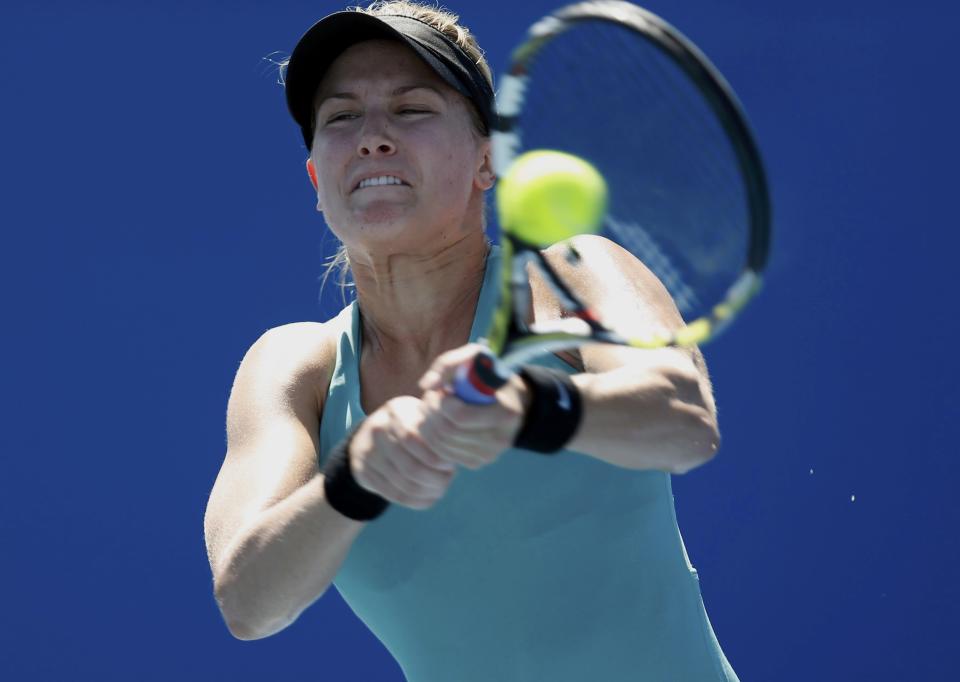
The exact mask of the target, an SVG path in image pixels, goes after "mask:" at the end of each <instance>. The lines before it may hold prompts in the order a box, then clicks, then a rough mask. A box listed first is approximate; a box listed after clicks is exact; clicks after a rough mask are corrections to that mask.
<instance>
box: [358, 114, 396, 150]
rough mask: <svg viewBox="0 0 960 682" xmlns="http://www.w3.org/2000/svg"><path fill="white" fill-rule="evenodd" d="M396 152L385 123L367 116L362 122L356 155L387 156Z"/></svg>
mask: <svg viewBox="0 0 960 682" xmlns="http://www.w3.org/2000/svg"><path fill="white" fill-rule="evenodd" d="M395 151H396V147H395V146H394V144H393V140H392V139H391V137H390V135H389V132H388V131H387V125H386V122H385V121H383V119H382V118H380V117H379V116H368V117H367V119H366V121H364V126H363V130H362V131H361V133H360V141H359V143H358V145H357V154H359V155H360V156H389V155H390V154H393V153H394V152H395Z"/></svg>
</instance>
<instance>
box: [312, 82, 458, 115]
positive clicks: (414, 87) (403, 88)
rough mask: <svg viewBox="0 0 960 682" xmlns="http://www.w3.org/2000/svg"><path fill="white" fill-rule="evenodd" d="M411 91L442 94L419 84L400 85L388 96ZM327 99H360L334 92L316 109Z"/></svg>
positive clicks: (319, 104)
mask: <svg viewBox="0 0 960 682" xmlns="http://www.w3.org/2000/svg"><path fill="white" fill-rule="evenodd" d="M411 90H429V91H430V92H432V93H434V94H435V95H437V96H438V97H440V98H443V93H442V92H441V91H440V90H439V89H438V88H435V87H433V86H432V85H425V84H419V83H418V84H415V85H401V86H400V87H399V88H396V89H395V90H394V91H393V92H391V93H390V95H391V96H392V97H398V96H400V95H405V94H407V93H408V92H410V91H411ZM328 99H348V100H357V99H360V98H359V97H357V95H356V94H355V93H353V92H334V93H331V94H329V95H326V96H325V97H323V98H322V99H319V100H317V104H316V107H317V109H319V108H320V107H321V106H322V105H323V103H324V102H326V101H327V100H328Z"/></svg>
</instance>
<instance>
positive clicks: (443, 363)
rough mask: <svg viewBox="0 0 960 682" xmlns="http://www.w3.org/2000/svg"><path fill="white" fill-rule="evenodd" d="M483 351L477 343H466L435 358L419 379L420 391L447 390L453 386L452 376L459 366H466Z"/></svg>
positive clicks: (482, 347)
mask: <svg viewBox="0 0 960 682" xmlns="http://www.w3.org/2000/svg"><path fill="white" fill-rule="evenodd" d="M483 349H484V346H482V345H481V344H479V343H468V344H466V345H464V346H460V347H458V348H454V349H453V350H449V351H447V352H445V353H441V354H440V355H438V356H437V359H436V360H434V361H433V364H432V365H431V366H430V369H428V370H427V371H426V373H425V374H424V375H423V377H421V379H420V382H419V385H420V390H421V391H428V390H431V389H433V390H439V389H441V388H446V389H448V388H449V387H450V386H451V385H452V384H453V378H454V374H455V373H456V371H457V368H458V367H459V366H460V365H463V364H466V363H467V362H470V361H472V360H473V358H474V357H475V356H476V355H477V354H478V353H479V352H480V351H481V350H483Z"/></svg>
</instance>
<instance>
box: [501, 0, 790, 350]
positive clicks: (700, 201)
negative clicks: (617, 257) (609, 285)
mask: <svg viewBox="0 0 960 682" xmlns="http://www.w3.org/2000/svg"><path fill="white" fill-rule="evenodd" d="M497 109H498V119H499V120H498V124H497V126H496V129H495V131H494V132H493V147H494V152H493V156H494V163H495V168H496V171H497V173H498V175H503V174H504V173H505V172H506V170H507V169H508V168H509V167H510V164H512V163H513V161H514V159H515V158H516V157H517V156H518V155H520V154H522V153H524V152H526V151H530V150H532V149H557V150H561V151H564V152H568V153H571V154H575V155H577V156H580V157H582V158H584V159H586V160H587V161H589V162H590V163H592V164H593V165H594V166H595V167H597V168H598V169H599V171H600V172H601V173H602V174H603V175H604V177H605V178H606V181H607V184H608V186H609V191H610V204H609V211H608V214H607V217H606V219H605V221H604V226H603V229H602V231H601V232H600V234H601V235H602V236H604V237H606V238H608V239H611V240H612V241H614V242H616V243H618V244H619V245H620V246H622V247H624V248H625V249H627V250H628V251H630V252H631V253H633V254H634V255H635V256H636V257H637V258H639V259H640V260H641V261H642V262H643V263H644V264H645V265H646V266H647V267H648V268H649V269H650V270H652V271H653V273H654V274H655V275H657V277H658V278H659V279H660V281H661V282H662V283H663V284H664V286H665V287H666V289H667V290H668V291H669V293H670V295H671V296H672V298H673V300H674V302H675V303H676V305H677V308H678V310H679V312H680V314H681V316H682V317H683V320H684V325H683V326H682V327H680V328H678V329H675V330H672V331H670V332H663V331H652V330H651V331H647V332H644V331H643V330H637V329H628V327H629V325H627V327H624V326H623V325H614V324H610V321H607V320H604V321H603V322H604V326H605V327H607V328H609V329H611V330H612V331H613V332H614V333H613V334H612V335H608V338H607V339H605V340H607V341H608V342H616V343H624V344H625V345H633V346H637V347H647V348H655V347H662V346H669V345H693V344H699V343H704V342H706V341H708V340H709V339H711V338H713V337H715V336H716V335H717V334H718V333H719V332H720V331H721V330H722V329H723V328H724V327H725V326H726V325H727V324H729V322H730V321H731V320H732V319H733V318H734V317H735V315H736V313H737V312H738V311H739V310H740V309H741V308H742V307H743V306H744V305H745V304H746V303H747V302H748V301H749V300H750V298H751V297H752V296H753V295H754V294H755V293H756V291H757V290H758V289H759V288H760V283H761V280H762V273H763V271H764V269H765V267H766V262H767V257H768V253H769V244H770V231H771V216H770V213H771V211H770V200H769V193H768V189H767V183H766V176H765V173H764V169H763V164H762V161H761V158H760V154H759V151H758V149H757V145H756V143H755V142H754V139H753V135H752V133H751V130H750V127H749V124H748V123H747V119H746V116H745V114H744V112H743V109H742V107H741V105H740V103H739V102H738V100H737V98H736V95H735V94H734V92H733V90H732V89H731V87H730V86H729V84H728V83H727V82H726V81H725V79H724V78H723V76H722V75H721V74H720V73H719V71H718V70H717V69H716V68H715V67H714V66H713V65H712V64H711V63H710V62H709V60H708V59H707V58H706V56H704V55H703V53H702V52H701V51H700V50H699V49H698V48H697V47H696V46H695V45H694V44H693V43H692V42H691V41H690V40H688V39H687V38H685V37H684V36H683V35H682V34H680V32H679V31H677V30H676V29H675V28H673V27H672V26H670V25H669V24H668V23H667V22H665V21H664V20H662V19H661V18H659V17H657V16H656V15H654V14H652V13H651V12H649V11H647V10H644V9H642V8H640V7H638V6H636V5H633V4H631V3H628V2H622V1H619V0H602V1H599V2H597V1H592V2H581V3H577V4H574V5H569V6H567V7H564V8H562V9H560V10H558V11H557V12H555V13H553V14H551V15H550V16H548V17H545V18H544V19H542V20H540V21H539V22H537V23H536V24H534V25H533V26H532V27H531V28H530V30H529V31H528V33H527V36H526V39H525V40H524V42H523V43H522V44H521V45H520V46H519V47H517V48H516V50H515V51H514V53H513V55H512V58H511V65H510V68H509V71H508V73H507V74H506V75H505V76H503V77H502V78H501V80H500V91H499V93H498V106H497ZM503 237H504V238H502V239H501V242H502V243H510V244H511V245H512V248H513V250H514V251H516V252H518V253H520V252H522V251H523V250H524V248H526V247H525V245H522V244H520V245H518V244H517V243H516V242H513V241H512V240H511V239H510V235H508V234H505V235H503ZM509 263H510V261H508V260H504V266H505V267H509V266H508V264H509ZM510 269H511V270H512V269H513V268H510ZM516 276H517V275H516V273H515V272H509V271H505V272H504V273H503V277H504V281H505V282H506V280H507V279H508V278H510V277H514V278H516ZM506 286H507V285H506V284H504V288H506ZM504 290H505V289H504ZM513 291H514V293H516V292H517V291H519V289H516V288H514V290H513ZM498 324H499V327H498ZM618 327H619V328H620V329H619V330H618ZM595 331H596V330H581V331H580V332H577V333H567V332H564V331H558V330H541V333H542V334H543V335H544V337H550V338H549V339H548V340H546V339H545V341H544V343H545V344H549V345H550V348H551V349H553V350H555V349H557V348H560V347H561V346H563V345H564V341H563V338H562V337H564V336H567V337H569V339H568V340H567V342H566V346H567V347H569V346H573V345H579V344H581V343H583V341H584V339H583V336H582V335H583V334H594V335H595ZM491 334H492V336H493V337H494V338H495V339H496V340H497V343H496V345H492V346H491V347H492V348H493V349H494V350H495V351H496V352H501V353H502V352H504V351H506V352H507V353H509V346H510V345H517V346H519V345H522V346H524V347H525V350H524V353H525V354H526V355H529V353H530V352H531V346H532V342H531V341H530V340H524V341H523V342H522V343H520V339H519V337H520V336H521V334H519V333H518V332H517V330H513V331H511V330H510V329H508V325H507V321H506V320H503V319H501V320H500V321H499V322H495V323H494V325H493V327H492V329H491Z"/></svg>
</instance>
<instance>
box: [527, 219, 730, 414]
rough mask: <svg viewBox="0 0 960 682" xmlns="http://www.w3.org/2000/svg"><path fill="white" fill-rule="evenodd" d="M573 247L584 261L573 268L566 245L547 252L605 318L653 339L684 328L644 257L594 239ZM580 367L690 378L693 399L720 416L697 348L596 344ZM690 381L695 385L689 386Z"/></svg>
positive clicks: (586, 237) (577, 241) (584, 355)
mask: <svg viewBox="0 0 960 682" xmlns="http://www.w3.org/2000/svg"><path fill="white" fill-rule="evenodd" d="M574 244H575V246H576V247H577V251H578V252H579V253H580V256H581V263H580V264H579V265H577V266H573V265H570V264H569V263H568V262H567V259H566V256H565V249H564V247H563V246H562V245H556V246H553V247H551V248H549V249H547V250H546V251H545V252H544V255H545V256H546V258H547V260H548V261H549V263H550V265H551V266H553V268H554V269H555V270H556V271H557V273H558V274H559V275H560V276H561V277H562V278H563V280H564V281H565V282H567V284H568V285H569V286H570V287H571V288H572V289H573V290H574V292H576V294H577V295H578V296H580V297H581V299H582V300H583V302H584V303H585V304H587V305H588V306H589V307H590V308H592V309H594V310H596V311H597V313H598V314H599V316H600V319H601V320H610V321H611V322H612V326H615V327H616V328H617V329H618V330H623V332H624V333H625V334H626V335H630V333H631V330H636V334H637V335H643V336H648V335H649V334H650V333H651V332H658V333H667V332H672V331H674V330H676V329H678V328H679V327H681V326H682V325H683V318H682V316H681V315H680V312H679V310H678V309H677V306H676V304H675V302H674V300H673V297H671V296H670V293H669V292H668V291H667V288H666V287H665V286H664V285H663V284H662V283H661V282H660V280H659V279H658V278H657V276H656V275H655V274H654V273H653V272H652V271H651V270H650V269H649V268H648V267H647V266H646V265H644V264H643V263H642V262H641V261H640V260H639V259H637V258H636V257H635V256H634V255H633V254H631V253H630V252H629V251H627V250H625V249H623V248H622V247H620V246H619V245H617V244H616V243H614V242H612V241H610V240H608V239H605V238H603V237H598V236H594V235H584V236H580V237H576V238H575V239H574ZM578 360H579V361H580V363H581V365H580V366H581V367H582V368H583V370H584V371H586V372H604V371H610V370H613V369H616V368H618V367H623V366H632V367H636V368H637V369H638V370H644V369H657V370H658V371H661V372H667V373H670V374H671V375H672V376H674V377H677V378H679V379H683V378H689V379H690V380H692V382H693V384H695V386H696V389H697V390H696V391H693V392H689V391H688V392H687V393H693V395H690V396H689V398H690V399H691V400H692V401H693V402H698V403H701V404H702V406H703V407H705V408H706V409H708V410H709V412H710V413H711V414H712V415H715V414H716V408H715V403H714V399H713V390H712V386H711V384H710V378H709V374H708V372H707V366H706V362H705V361H704V359H703V354H702V353H701V352H700V349H699V348H697V347H695V346H694V347H690V348H680V347H670V348H661V349H654V350H646V349H636V348H626V347H621V346H611V345H607V344H591V345H586V346H583V347H581V348H580V349H579V358H578ZM684 383H690V382H684Z"/></svg>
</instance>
